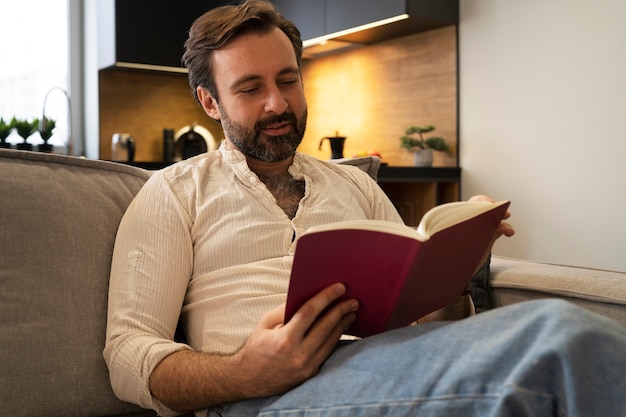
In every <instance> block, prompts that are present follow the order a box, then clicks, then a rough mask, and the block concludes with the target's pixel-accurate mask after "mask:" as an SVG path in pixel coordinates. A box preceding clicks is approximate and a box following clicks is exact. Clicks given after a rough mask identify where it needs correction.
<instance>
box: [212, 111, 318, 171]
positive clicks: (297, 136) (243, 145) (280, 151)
mask: <svg viewBox="0 0 626 417" xmlns="http://www.w3.org/2000/svg"><path fill="white" fill-rule="evenodd" d="M220 111H221V114H222V128H223V129H224V132H226V135H227V137H228V139H229V140H230V141H231V142H232V143H233V145H235V146H236V147H237V148H238V149H239V150H240V151H241V152H242V153H243V154H244V155H246V156H248V157H251V158H255V159H259V160H261V161H265V162H279V161H284V160H285V159H287V158H290V157H292V156H293V155H294V154H295V153H296V149H297V148H298V145H300V142H302V138H303V137H304V131H305V129H306V119H307V111H306V109H305V110H304V113H303V114H302V117H301V118H300V119H298V118H297V117H296V115H295V114H294V113H283V114H277V115H273V116H269V117H266V118H265V119H261V120H259V121H257V122H256V123H255V124H254V127H253V128H248V127H246V126H244V125H242V124H240V123H238V122H236V121H234V120H232V119H231V118H230V117H229V116H228V114H227V113H226V112H225V111H224V109H223V108H222V109H220ZM283 122H289V124H290V125H291V131H290V132H289V133H287V134H285V135H279V136H272V135H266V134H264V133H263V132H262V130H263V129H264V128H265V127H267V126H270V125H272V124H275V123H283Z"/></svg>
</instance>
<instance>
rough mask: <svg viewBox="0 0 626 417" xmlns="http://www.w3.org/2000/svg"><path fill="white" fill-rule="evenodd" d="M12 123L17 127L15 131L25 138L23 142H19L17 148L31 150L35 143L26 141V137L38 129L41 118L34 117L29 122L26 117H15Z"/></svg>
mask: <svg viewBox="0 0 626 417" xmlns="http://www.w3.org/2000/svg"><path fill="white" fill-rule="evenodd" d="M11 125H12V126H13V127H14V128H15V131H16V132H17V134H18V135H20V136H21V137H22V139H24V142H23V143H18V144H17V149H21V150H25V151H31V150H32V149H33V145H32V144H30V143H27V142H26V139H28V137H29V136H30V135H32V134H33V133H35V132H36V131H37V127H38V126H39V119H34V120H33V121H31V122H29V121H28V120H26V119H16V118H15V117H13V119H12V120H11Z"/></svg>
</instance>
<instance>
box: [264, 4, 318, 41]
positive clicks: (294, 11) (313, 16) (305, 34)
mask: <svg viewBox="0 0 626 417" xmlns="http://www.w3.org/2000/svg"><path fill="white" fill-rule="evenodd" d="M272 3H273V4H274V5H275V6H276V8H277V9H278V11H279V12H280V13H281V14H282V15H283V16H285V17H286V18H287V19H289V20H291V21H292V22H294V23H295V24H296V26H297V27H298V29H299V30H300V36H301V37H302V39H312V38H317V37H318V36H322V35H324V34H326V33H327V32H326V22H325V19H326V16H325V13H324V9H325V7H324V1H323V0H321V1H320V0H315V1H312V0H272Z"/></svg>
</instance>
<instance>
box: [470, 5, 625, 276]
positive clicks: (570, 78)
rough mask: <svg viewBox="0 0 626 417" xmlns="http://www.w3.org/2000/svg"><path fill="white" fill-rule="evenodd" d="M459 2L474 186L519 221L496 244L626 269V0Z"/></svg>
mask: <svg viewBox="0 0 626 417" xmlns="http://www.w3.org/2000/svg"><path fill="white" fill-rule="evenodd" d="M460 4H461V24H460V31H459V48H460V59H459V65H460V73H459V77H460V78H459V82H460V91H459V95H460V114H459V116H460V138H461V139H460V140H461V150H460V161H461V162H460V163H461V167H462V169H463V174H462V193H463V197H464V198H467V197H469V196H470V195H472V194H476V193H486V194H490V195H492V196H493V197H495V198H496V199H510V200H511V201H512V207H511V209H512V210H511V211H512V213H513V217H512V218H511V222H512V223H513V224H514V225H515V227H516V230H517V234H516V236H515V237H513V238H511V239H506V240H505V239H501V240H500V241H499V242H498V244H497V245H496V248H495V250H494V253H495V254H497V255H501V256H510V257H517V258H523V259H531V260H535V261H546V262H555V263H565V264H570V265H580V266H590V267H596V268H605V269H613V270H619V271H626V186H625V182H626V2H624V1H623V0H595V1H589V0H524V1H521V0H514V1H511V0H461V1H460Z"/></svg>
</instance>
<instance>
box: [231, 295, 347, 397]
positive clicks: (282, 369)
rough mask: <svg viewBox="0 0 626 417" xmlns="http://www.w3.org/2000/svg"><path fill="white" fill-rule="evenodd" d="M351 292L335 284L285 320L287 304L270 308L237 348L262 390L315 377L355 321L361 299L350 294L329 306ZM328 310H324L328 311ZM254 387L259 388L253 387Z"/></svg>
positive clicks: (262, 393) (269, 391)
mask: <svg viewBox="0 0 626 417" xmlns="http://www.w3.org/2000/svg"><path fill="white" fill-rule="evenodd" d="M344 293H345V286H344V285H343V284H335V285H332V286H330V287H328V288H326V289H324V290H323V291H321V292H320V293H319V294H317V295H316V296H315V297H313V298H311V299H310V300H309V301H308V302H306V303H305V304H304V305H303V306H302V307H301V308H300V309H299V310H298V311H297V312H296V314H295V315H294V316H293V317H292V319H291V320H290V321H289V322H288V323H287V324H283V318H284V316H285V306H284V305H282V306H280V307H277V308H275V309H273V310H271V311H270V312H269V313H267V314H266V315H265V316H264V317H263V318H262V320H261V321H260V322H259V324H258V325H257V326H256V328H255V330H254V331H253V333H252V335H251V336H250V338H249V339H248V340H247V341H246V343H245V344H244V346H243V347H242V348H241V350H239V351H238V352H237V354H235V356H236V357H237V358H238V360H239V361H240V366H241V369H247V370H248V372H249V378H250V381H249V382H250V383H251V384H253V385H255V386H256V390H260V391H259V392H257V394H258V395H260V396H269V395H275V394H281V393H284V392H286V391H288V390H289V389H291V388H293V387H295V386H297V385H299V384H301V383H302V382H304V381H306V380H307V379H309V378H311V377H313V376H314V375H316V374H317V372H318V371H319V368H320V366H321V365H322V363H323V362H324V361H325V360H326V358H328V356H329V355H330V354H331V353H332V351H333V349H334V348H335V345H336V344H337V341H338V340H339V339H340V337H341V335H342V333H343V332H344V331H345V329H346V328H347V327H348V326H349V325H350V324H352V322H354V320H355V318H356V313H355V312H356V310H357V309H358V307H359V304H358V302H357V301H356V300H354V299H352V300H346V301H343V302H341V303H338V304H337V305H335V306H333V307H332V308H331V309H329V310H328V311H327V312H325V310H326V308H327V307H328V306H329V305H330V304H331V303H333V302H334V301H335V300H336V299H337V298H339V297H340V296H342V295H343V294H344ZM322 313H323V315H322ZM250 389H251V390H252V389H254V388H253V387H250Z"/></svg>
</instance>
